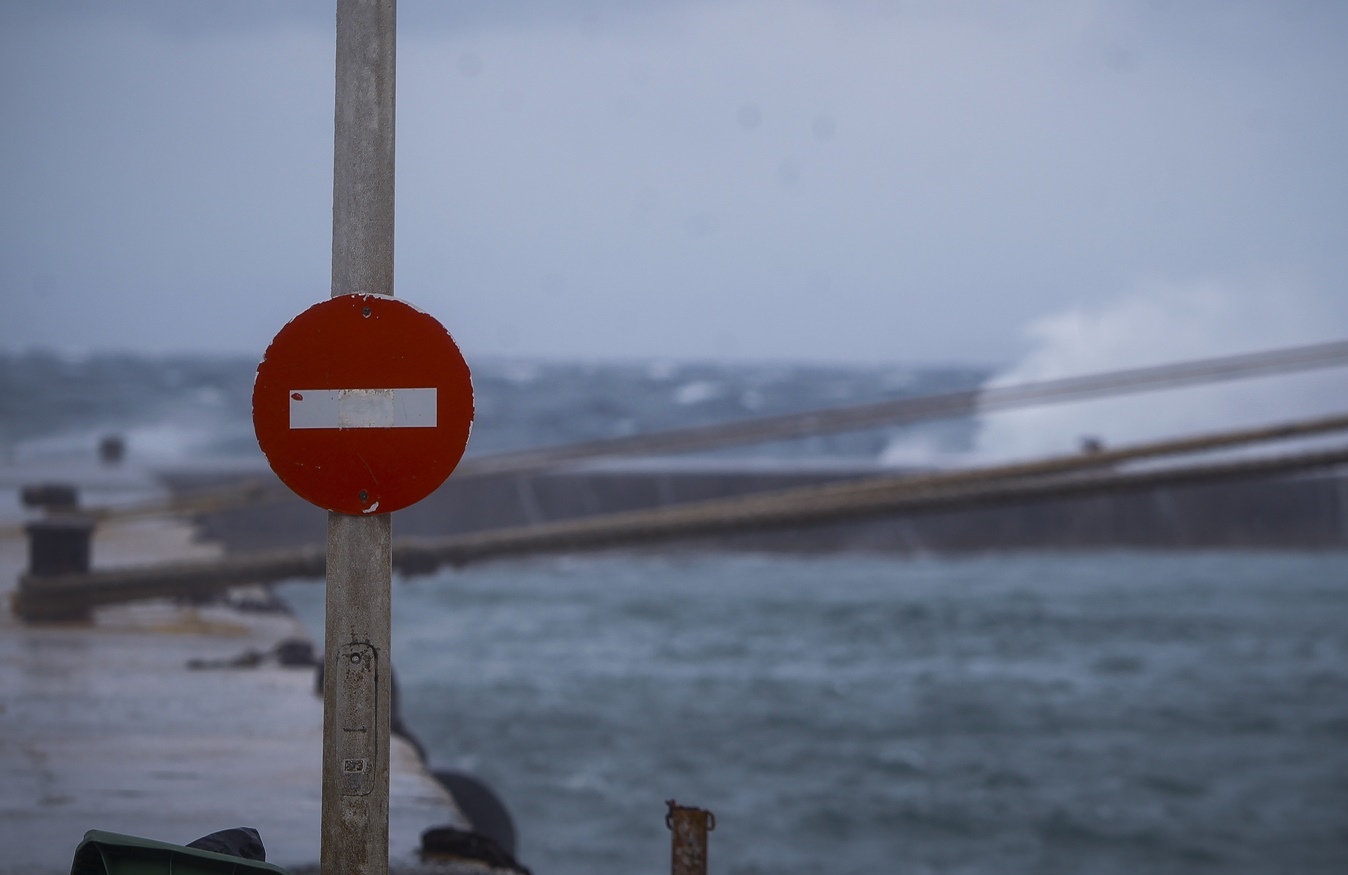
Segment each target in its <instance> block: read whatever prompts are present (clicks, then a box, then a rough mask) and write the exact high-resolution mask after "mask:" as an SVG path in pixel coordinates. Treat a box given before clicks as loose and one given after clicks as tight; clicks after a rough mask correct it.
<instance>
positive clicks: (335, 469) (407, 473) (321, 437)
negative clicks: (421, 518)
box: [253, 295, 473, 515]
mask: <svg viewBox="0 0 1348 875" xmlns="http://www.w3.org/2000/svg"><path fill="white" fill-rule="evenodd" d="M472 424H473V383H472V378H471V376H470V374H469V372H468V365H467V363H466V362H464V360H463V356H462V354H460V352H459V348H458V346H457V345H456V344H455V343H454V339H453V338H452V337H450V336H449V332H448V331H446V330H445V328H444V326H443V325H441V324H440V323H439V322H438V321H436V319H435V317H433V316H431V315H430V314H428V313H425V312H423V311H421V310H419V309H417V308H416V307H413V306H412V305H411V304H408V303H407V302H406V301H401V300H399V299H397V298H392V297H388V296H385V295H340V296H338V297H335V298H329V299H327V300H325V301H322V302H320V303H317V304H315V305H314V306H312V307H310V308H309V309H308V310H305V311H304V312H303V313H301V314H300V315H298V316H296V317H295V318H294V319H292V320H291V321H290V322H289V323H287V324H286V326H285V327H284V328H282V329H281V331H280V332H279V333H278V334H277V335H276V338H275V339H274V340H272V342H271V346H269V347H267V352H266V354H265V355H264V356H263V358H262V363H261V364H260V365H258V367H257V379H256V381H255V382H254V383H253V427H254V430H255V431H256V432H257V441H258V444H259V445H260V446H261V447H262V452H263V453H264V454H265V455H266V456H267V461H268V463H269V464H270V465H271V468H272V470H273V471H275V472H276V476H278V477H280V478H281V482H283V483H285V484H286V486H288V487H290V488H291V489H292V490H294V492H295V493H296V494H298V495H299V496H300V497H301V498H303V499H305V500H307V501H309V502H312V503H313V504H316V505H318V506H319V507H322V508H324V509H326V510H332V511H336V512H338V513H345V514H352V515H359V514H369V513H390V512H392V511H395V510H401V509H402V508H404V507H407V506H408V505H411V504H415V503H416V502H418V501H420V500H421V499H423V498H425V497H426V496H427V495H430V494H431V493H432V492H434V491H435V489H436V488H437V487H439V486H440V484H441V483H443V482H445V478H447V477H448V476H449V474H450V472H451V471H453V470H454V468H455V466H456V465H458V464H459V459H461V458H462V457H463V451H464V449H465V448H466V447H467V445H468V434H469V431H470V430H471V428H472Z"/></svg>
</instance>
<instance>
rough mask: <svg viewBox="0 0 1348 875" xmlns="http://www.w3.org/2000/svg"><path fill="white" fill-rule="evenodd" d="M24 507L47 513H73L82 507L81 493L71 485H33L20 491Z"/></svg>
mask: <svg viewBox="0 0 1348 875" xmlns="http://www.w3.org/2000/svg"><path fill="white" fill-rule="evenodd" d="M19 500H20V501H21V502H23V506H24V507H32V508H39V509H41V510H45V511H49V512H50V511H72V510H75V509H76V508H78V507H79V506H80V493H79V490H78V489H76V488H75V487H74V486H73V485H72V484H70V483H33V484H31V485H28V486H25V487H23V489H21V490H19Z"/></svg>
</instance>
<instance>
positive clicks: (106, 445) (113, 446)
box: [98, 434, 126, 465]
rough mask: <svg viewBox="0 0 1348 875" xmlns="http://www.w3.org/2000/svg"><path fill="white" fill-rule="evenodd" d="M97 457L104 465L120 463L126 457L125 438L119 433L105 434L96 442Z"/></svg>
mask: <svg viewBox="0 0 1348 875" xmlns="http://www.w3.org/2000/svg"><path fill="white" fill-rule="evenodd" d="M98 458H99V459H100V460H102V462H103V464H104V465H120V464H121V462H122V459H124V458H126V438H124V437H122V436H121V435H119V434H105V435H103V438H102V440H100V441H99V442H98Z"/></svg>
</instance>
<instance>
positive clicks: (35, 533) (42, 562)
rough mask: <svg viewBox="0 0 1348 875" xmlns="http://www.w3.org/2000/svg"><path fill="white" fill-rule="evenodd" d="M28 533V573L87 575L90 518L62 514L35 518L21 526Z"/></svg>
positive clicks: (90, 533) (90, 539)
mask: <svg viewBox="0 0 1348 875" xmlns="http://www.w3.org/2000/svg"><path fill="white" fill-rule="evenodd" d="M24 530H25V531H26V532H27V533H28V573H29V574H31V575H33V576H34V577H52V576H54V575H57V574H87V573H88V571H89V553H90V550H89V545H90V543H91V542H92V541H93V537H94V521H93V520H91V519H87V518H85V517H75V516H63V517H54V518H52V519H45V520H36V521H34V522H31V523H29V524H28V525H26V526H24Z"/></svg>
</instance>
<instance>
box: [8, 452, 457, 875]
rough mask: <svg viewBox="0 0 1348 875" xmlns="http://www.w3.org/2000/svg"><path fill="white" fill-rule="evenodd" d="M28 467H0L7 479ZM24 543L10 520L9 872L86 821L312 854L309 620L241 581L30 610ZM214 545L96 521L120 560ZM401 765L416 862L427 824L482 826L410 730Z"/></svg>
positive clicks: (38, 866)
mask: <svg viewBox="0 0 1348 875" xmlns="http://www.w3.org/2000/svg"><path fill="white" fill-rule="evenodd" d="M33 473H36V472H34V471H33V470H19V469H9V468H6V469H0V488H4V489H9V488H17V487H18V486H20V485H21V484H22V482H24V478H26V476H29V475H32V474H33ZM41 473H44V474H47V475H48V476H49V477H50V475H51V474H53V473H56V472H41ZM60 473H63V474H64V475H65V476H67V477H68V478H70V481H71V482H72V483H74V484H75V485H77V486H79V485H84V486H85V487H88V486H89V484H90V483H95V484H97V478H98V477H102V478H103V479H105V480H107V479H109V478H110V477H111V476H112V475H111V474H109V473H108V472H107V471H99V470H98V469H90V471H83V470H82V469H81V468H80V467H79V466H78V465H75V466H63V468H62V471H61V472H60ZM114 473H115V474H116V482H115V483H114V484H112V485H113V486H115V487H116V488H115V490H112V491H115V492H116V493H118V494H120V495H121V496H123V497H126V496H128V495H130V496H133V497H143V496H146V495H149V494H151V493H152V492H153V490H154V488H155V487H154V486H153V483H152V482H151V481H150V479H149V477H148V473H147V472H133V471H130V470H128V469H126V468H123V469H120V470H119V471H117V472H114ZM82 474H85V475H88V476H81V475H82ZM95 475H96V476H95ZM100 491H102V492H108V491H109V490H108V489H103V490H99V489H96V488H86V489H85V490H84V495H85V496H86V498H92V500H93V501H97V499H98V495H99V492H100ZM91 503H92V502H91ZM11 521H12V520H7V522H11ZM26 552H27V546H26V544H25V542H24V540H23V538H22V537H21V535H20V534H19V533H18V531H17V530H16V529H15V527H14V526H12V525H7V526H6V527H5V534H3V535H0V769H3V770H4V773H5V775H6V779H5V792H4V793H3V794H0V846H3V847H4V849H5V853H4V854H3V855H0V873H9V872H14V873H19V872H22V873H37V875H42V873H51V875H57V873H64V872H68V871H69V870H70V866H71V858H72V854H73V852H74V849H75V847H76V845H77V844H78V843H79V841H80V838H81V836H82V835H83V834H84V833H85V831H87V830H90V829H101V830H106V831H113V832H121V833H128V834H131V835H137V836H144V837H146V838H151V839H156V840H161V841H167V842H170V843H175V844H181V843H186V842H189V841H192V840H194V839H196V838H198V837H200V836H204V835H206V834H208V833H211V832H215V831H217V830H221V829H226V828H231V827H236V826H253V827H256V828H257V829H258V830H259V832H260V833H261V835H262V839H263V842H264V844H265V846H266V850H267V858H268V860H269V861H271V862H276V863H279V864H281V865H282V866H284V867H286V868H288V869H292V870H299V871H306V870H312V869H314V868H316V866H317V863H318V860H319V835H320V832H319V822H320V811H321V799H320V781H319V775H320V757H321V744H320V741H321V733H322V719H323V703H322V700H321V698H320V697H319V696H318V695H317V693H316V690H315V670H316V667H317V665H316V662H317V660H316V656H317V654H315V653H314V652H313V648H312V645H311V643H310V641H309V640H308V638H307V636H306V632H305V631H304V629H303V627H302V626H301V624H300V623H299V621H298V620H297V619H296V618H295V617H294V616H293V615H291V613H290V612H289V611H288V610H287V609H286V608H285V606H284V605H282V604H281V603H280V602H279V601H278V600H277V599H275V597H273V596H271V595H270V593H269V592H267V591H266V590H265V589H262V588H259V587H236V588H232V589H230V590H229V591H228V592H226V593H224V594H222V595H221V596H220V597H217V598H212V599H210V600H209V601H204V602H203V601H193V600H182V599H154V600H148V601H140V602H136V603H132V604H125V605H109V606H103V607H99V608H97V609H95V610H94V611H93V612H92V613H91V615H90V616H89V617H88V618H87V619H85V620H84V621H81V622H76V623H42V624H28V623H24V622H22V621H21V620H20V619H19V618H17V617H16V616H15V615H14V613H13V611H12V610H11V597H12V595H13V592H14V586H15V582H16V580H17V578H18V577H19V575H20V573H21V572H22V570H23V569H24V567H25V565H26V562H27V556H26ZM220 553H221V550H220V547H219V546H218V545H214V544H205V543H202V542H201V541H200V539H198V538H195V537H194V533H193V531H192V529H191V527H190V526H189V525H188V524H187V523H186V522H184V521H181V520H172V519H162V518H159V519H125V520H112V521H108V522H105V523H103V524H101V525H100V526H99V527H98V530H97V532H96V534H95V536H94V542H93V549H92V559H93V566H94V569H95V570H110V569H115V568H122V567H127V566H136V565H145V564H152V563H163V562H171V561H182V560H185V559H196V560H211V559H214V558H217V557H219V555H220ZM390 772H391V776H392V777H391V800H390V853H391V858H392V862H393V863H394V866H395V868H396V869H398V870H403V871H411V870H415V869H418V868H419V867H420V866H421V864H420V861H419V856H418V851H419V849H420V848H422V845H423V842H422V836H423V833H425V832H426V831H427V830H430V829H434V828H437V827H446V826H447V827H452V828H455V829H460V830H468V829H471V827H470V826H469V824H468V821H467V820H466V819H465V817H464V815H463V813H462V811H461V810H460V808H459V806H458V804H457V803H456V800H455V798H454V797H452V796H451V794H450V792H449V791H448V790H447V789H446V787H445V786H444V785H443V784H442V783H441V782H440V781H438V780H437V779H436V777H435V776H434V775H432V774H431V772H430V771H429V768H428V766H427V764H426V763H425V762H424V761H423V759H422V758H421V756H420V755H419V752H418V750H417V749H416V747H415V745H414V744H413V743H412V742H410V741H409V740H408V739H407V738H400V737H395V738H394V739H393V741H392V745H391V749H390ZM437 871H441V872H448V871H458V868H457V867H449V868H443V867H442V868H441V869H439V870H437ZM474 871H483V869H482V868H481V867H478V868H477V869H475V870H474Z"/></svg>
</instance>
